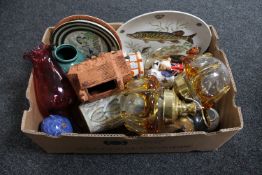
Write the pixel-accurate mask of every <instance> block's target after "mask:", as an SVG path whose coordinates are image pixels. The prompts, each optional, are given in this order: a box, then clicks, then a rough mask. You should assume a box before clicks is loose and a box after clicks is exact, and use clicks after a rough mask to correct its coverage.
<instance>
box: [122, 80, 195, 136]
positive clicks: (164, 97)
mask: <svg viewBox="0 0 262 175" xmlns="http://www.w3.org/2000/svg"><path fill="white" fill-rule="evenodd" d="M120 105H121V116H122V118H123V120H124V123H125V126H126V128H127V129H128V130H130V131H133V132H136V133H138V134H143V133H160V132H169V131H170V127H171V128H172V127H175V125H174V123H175V121H176V120H177V118H178V116H186V115H189V114H190V115H194V114H195V113H196V111H197V105H196V104H195V103H194V102H191V103H184V102H183V101H181V100H180V99H179V98H178V97H177V96H176V94H175V93H174V91H172V90H168V89H163V88H161V87H160V84H159V82H158V80H157V78H156V77H155V76H148V77H144V78H140V79H137V80H132V81H130V82H128V83H127V84H126V90H125V91H124V92H123V94H122V96H121V98H120ZM173 130H176V129H175V128H174V129H173Z"/></svg>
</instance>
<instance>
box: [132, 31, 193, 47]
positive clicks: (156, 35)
mask: <svg viewBox="0 0 262 175" xmlns="http://www.w3.org/2000/svg"><path fill="white" fill-rule="evenodd" d="M184 34H185V32H184V31H182V30H179V31H175V32H172V33H169V32H158V31H142V32H135V33H132V34H127V36H128V37H129V38H133V39H139V40H143V41H144V42H145V43H147V42H149V41H158V42H160V43H164V42H166V41H170V42H175V43H176V42H178V41H179V40H185V41H188V42H190V43H192V44H193V37H194V36H196V33H194V34H192V35H188V36H184Z"/></svg>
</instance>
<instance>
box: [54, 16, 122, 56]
mask: <svg viewBox="0 0 262 175" xmlns="http://www.w3.org/2000/svg"><path fill="white" fill-rule="evenodd" d="M51 43H52V44H53V45H54V46H59V45H61V44H70V45H73V46H75V47H76V48H77V49H78V51H80V52H81V53H82V54H83V55H85V56H86V57H90V56H91V55H98V54H99V53H101V52H109V51H113V50H119V49H121V45H120V43H119V42H118V40H117V38H116V37H115V35H114V34H113V33H112V32H110V31H109V30H108V29H107V28H106V27H104V26H102V25H100V24H98V23H95V22H92V21H87V20H73V21H68V22H65V23H63V24H61V25H59V27H57V28H56V29H55V30H54V32H53V34H52V36H51Z"/></svg>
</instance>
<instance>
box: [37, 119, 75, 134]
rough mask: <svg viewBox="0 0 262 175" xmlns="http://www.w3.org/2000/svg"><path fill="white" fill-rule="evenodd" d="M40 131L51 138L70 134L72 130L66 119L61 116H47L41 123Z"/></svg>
mask: <svg viewBox="0 0 262 175" xmlns="http://www.w3.org/2000/svg"><path fill="white" fill-rule="evenodd" d="M41 131H42V132H45V133H46V134H48V135H51V136H59V135H61V134H62V133H72V132H73V128H72V125H71V122H70V121H69V120H68V118H66V117H63V116H61V115H49V116H48V117H46V118H45V119H44V120H43V121H42V123H41Z"/></svg>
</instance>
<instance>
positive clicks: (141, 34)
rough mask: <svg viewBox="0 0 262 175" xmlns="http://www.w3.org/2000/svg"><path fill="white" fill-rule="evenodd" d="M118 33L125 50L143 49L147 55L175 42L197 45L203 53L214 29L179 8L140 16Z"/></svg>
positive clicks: (177, 43) (130, 21)
mask: <svg viewBox="0 0 262 175" xmlns="http://www.w3.org/2000/svg"><path fill="white" fill-rule="evenodd" d="M182 31H183V32H182ZM117 33H118V35H119V37H120V40H121V42H122V47H123V51H125V52H136V51H140V52H142V53H143V54H145V55H146V57H150V54H152V53H153V52H154V51H155V50H156V49H159V48H162V47H165V46H173V45H178V46H186V45H187V46H186V47H188V45H192V46H197V47H200V48H201V53H203V52H205V51H206V50H207V48H208V46H209V44H210V41H211V31H210V29H209V26H208V25H207V24H206V23H205V22H204V21H203V20H201V19H200V18H198V17H196V16H194V15H191V14H188V13H184V12H179V11H156V12H151V13H146V14H143V15H140V16H137V17H135V18H133V19H131V20H129V21H127V22H126V23H124V24H123V25H122V26H121V27H120V28H119V29H118V30H117Z"/></svg>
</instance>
